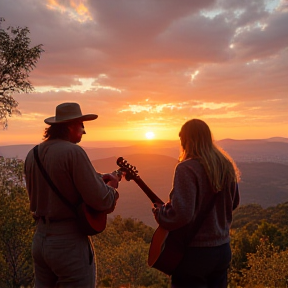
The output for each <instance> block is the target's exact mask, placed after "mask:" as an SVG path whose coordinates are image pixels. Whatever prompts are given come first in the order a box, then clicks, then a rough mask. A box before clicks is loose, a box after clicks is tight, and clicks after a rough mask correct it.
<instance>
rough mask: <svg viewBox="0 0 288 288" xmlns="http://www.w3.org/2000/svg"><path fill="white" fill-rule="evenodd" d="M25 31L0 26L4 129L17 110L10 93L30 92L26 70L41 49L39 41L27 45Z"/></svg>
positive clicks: (0, 111)
mask: <svg viewBox="0 0 288 288" xmlns="http://www.w3.org/2000/svg"><path fill="white" fill-rule="evenodd" d="M3 22H4V19H3V18H0V25H1V23H3ZM29 33H30V31H29V29H28V28H27V27H25V28H21V27H16V28H14V27H8V28H7V29H3V28H1V27H0V120H1V121H3V125H4V128H6V127H7V121H8V120H7V117H10V116H11V115H12V114H13V113H17V112H18V113H19V111H18V110H17V109H16V108H17V106H18V102H17V101H16V100H15V99H14V98H13V96H12V95H13V93H21V92H25V93H28V92H31V91H33V86H32V84H31V83H30V81H29V80H28V78H29V73H30V72H31V71H32V70H33V69H34V68H35V66H36V63H37V61H38V59H39V58H40V55H41V53H42V52H43V51H44V50H43V49H42V46H43V45H42V44H40V45H37V46H34V47H31V48H30V47H29V46H30V43H31V40H30V38H29Z"/></svg>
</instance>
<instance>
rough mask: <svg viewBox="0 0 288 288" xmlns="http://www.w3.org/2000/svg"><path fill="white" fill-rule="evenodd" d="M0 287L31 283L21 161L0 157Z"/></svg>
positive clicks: (28, 222)
mask: <svg viewBox="0 0 288 288" xmlns="http://www.w3.org/2000/svg"><path fill="white" fill-rule="evenodd" d="M0 171H1V173H0V199H1V201H0V264H1V270H0V287H3V288H4V287H5V288H9V287H20V286H21V285H24V286H27V285H30V284H31V283H32V281H33V268H32V256H31V242H32V235H33V230H34V227H33V226H34V225H33V220H32V217H31V215H30V213H29V201H28V197H27V192H26V189H25V187H24V184H23V175H22V171H23V162H22V161H19V160H17V159H4V158H3V157H1V158H0Z"/></svg>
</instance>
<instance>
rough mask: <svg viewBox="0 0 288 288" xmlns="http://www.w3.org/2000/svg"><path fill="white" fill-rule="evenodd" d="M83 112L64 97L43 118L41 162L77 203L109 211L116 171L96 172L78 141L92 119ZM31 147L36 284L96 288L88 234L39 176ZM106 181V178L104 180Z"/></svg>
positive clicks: (28, 182)
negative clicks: (45, 125) (52, 110)
mask: <svg viewBox="0 0 288 288" xmlns="http://www.w3.org/2000/svg"><path fill="white" fill-rule="evenodd" d="M97 117H98V116H97V115H95V114H87V115H82V112H81V109H80V106H79V104H77V103H62V104H60V105H58V106H57V107H56V115H55V116H53V117H49V118H47V119H45V120H44V121H45V123H46V124H48V125H50V126H49V127H48V128H46V129H45V132H44V141H43V142H42V143H40V144H39V145H38V155H39V159H40V162H41V163H42V165H43V167H44V169H45V170H46V171H47V173H48V175H49V176H50V178H51V180H52V182H53V183H54V185H55V186H56V187H57V188H58V190H59V192H60V193H61V194H62V196H64V198H66V199H67V200H68V201H69V202H70V203H71V204H72V205H74V206H75V207H77V206H78V205H80V203H82V202H84V203H86V204H87V205H89V207H90V208H91V209H94V210H97V211H102V212H105V213H110V212H112V211H113V210H114V208H115V205H116V201H117V199H118V197H119V194H118V192H117V190H116V188H117V187H118V178H117V176H116V175H115V174H113V173H111V174H104V175H101V174H100V173H97V172H96V171H95V169H94V168H93V166H92V164H91V162H90V160H89V158H88V156H87V154H86V153H85V151H84V150H83V149H82V148H81V147H80V146H78V145H76V143H79V142H80V141H81V138H82V135H83V134H86V132H85V129H84V125H83V122H84V121H91V120H94V119H96V118H97ZM33 153H34V151H33V149H32V150H31V151H29V153H28V155H27V157H26V160H25V167H24V172H25V178H26V186H27V191H28V195H29V200H30V210H31V212H33V215H34V217H35V218H36V219H37V222H36V223H37V227H36V232H35V234H34V237H33V243H32V255H33V262H34V271H35V287H36V288H44V287H45V288H52V287H53V288H54V287H61V288H64V287H67V288H68V287H69V288H71V287H73V288H76V287H81V288H83V287H85V288H86V287H87V288H94V287H95V285H96V284H95V283H96V267H95V258H94V249H93V246H92V243H91V241H90V236H87V235H85V234H84V233H83V232H82V230H81V227H79V224H78V221H77V216H76V213H75V211H73V210H72V209H71V207H69V206H68V205H65V203H64V201H62V200H61V199H60V197H59V196H58V195H57V194H56V193H55V192H54V191H53V189H52V188H51V187H50V186H49V184H48V182H47V181H46V179H45V178H44V177H43V176H42V174H41V172H40V170H39V168H38V166H37V164H36V161H35V158H34V154H33ZM104 180H105V182H106V183H107V184H106V183H105V182H104Z"/></svg>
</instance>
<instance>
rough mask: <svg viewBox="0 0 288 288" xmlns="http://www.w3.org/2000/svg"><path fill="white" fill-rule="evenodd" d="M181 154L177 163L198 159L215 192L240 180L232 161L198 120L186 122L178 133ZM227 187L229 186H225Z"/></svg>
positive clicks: (207, 128)
mask: <svg viewBox="0 0 288 288" xmlns="http://www.w3.org/2000/svg"><path fill="white" fill-rule="evenodd" d="M179 137H180V140H181V146H182V153H181V155H180V156H179V161H180V162H181V161H184V160H186V159H189V158H192V159H198V160H199V161H200V163H201V164H202V165H203V166H204V168H205V171H206V173H207V175H208V178H209V181H210V183H211V185H212V187H213V188H214V189H215V192H219V191H221V190H223V189H224V187H229V188H230V185H231V183H233V182H237V181H239V180H240V172H239V170H238V168H237V166H236V164H235V163H234V161H233V159H232V158H231V157H230V156H229V155H228V154H227V153H226V152H225V151H224V150H222V149H221V148H220V147H217V145H216V144H215V143H214V141H213V138H212V134H211V131H210V129H209V127H208V125H207V124H206V123H205V122H204V121H202V120H199V119H192V120H189V121H187V122H186V123H185V124H184V125H183V126H182V128H181V130H180V132H179ZM227 185H229V186H227Z"/></svg>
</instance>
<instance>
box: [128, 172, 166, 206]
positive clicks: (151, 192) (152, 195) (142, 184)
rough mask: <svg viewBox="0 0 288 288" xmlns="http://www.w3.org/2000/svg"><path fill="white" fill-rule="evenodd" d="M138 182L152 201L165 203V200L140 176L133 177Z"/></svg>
mask: <svg viewBox="0 0 288 288" xmlns="http://www.w3.org/2000/svg"><path fill="white" fill-rule="evenodd" d="M133 180H134V181H135V182H136V184H137V185H138V186H139V187H140V188H141V189H142V190H143V192H144V193H145V194H146V195H147V196H148V198H149V199H150V200H151V202H152V203H159V204H164V202H163V201H162V200H161V199H160V198H159V197H158V196H157V195H156V194H155V193H154V192H153V191H152V190H151V189H150V188H149V187H148V186H147V185H146V183H144V181H143V180H142V179H141V178H140V176H137V177H133Z"/></svg>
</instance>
